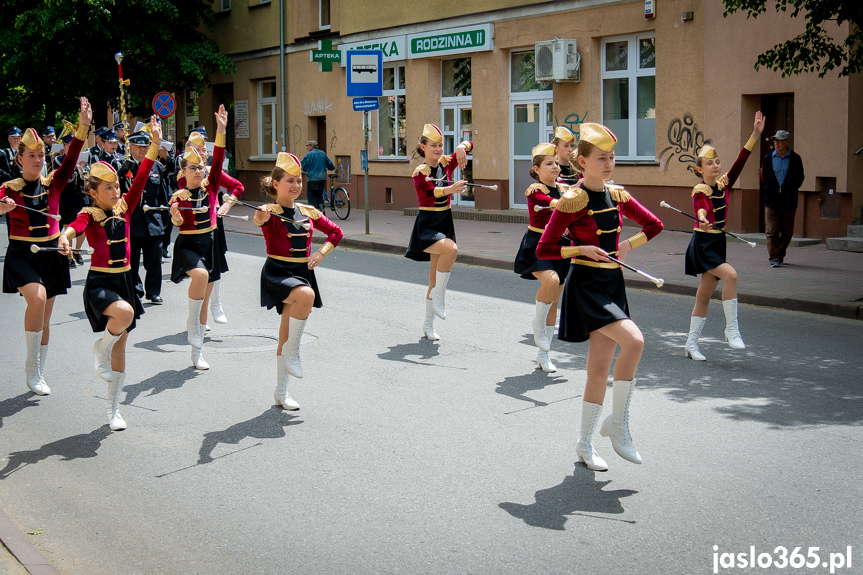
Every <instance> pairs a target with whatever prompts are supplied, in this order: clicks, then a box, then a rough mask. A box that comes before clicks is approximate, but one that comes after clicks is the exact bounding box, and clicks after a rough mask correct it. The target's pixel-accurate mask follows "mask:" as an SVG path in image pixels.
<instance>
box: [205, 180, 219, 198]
mask: <svg viewBox="0 0 863 575" xmlns="http://www.w3.org/2000/svg"><path fill="white" fill-rule="evenodd" d="M209 185H210V178H204V181H203V182H201V191H202V192H206V191H207V186H209ZM216 195H217V196H218V195H219V194H216Z"/></svg>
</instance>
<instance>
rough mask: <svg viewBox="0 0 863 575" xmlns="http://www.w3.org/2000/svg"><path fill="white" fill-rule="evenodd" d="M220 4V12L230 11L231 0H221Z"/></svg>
mask: <svg viewBox="0 0 863 575" xmlns="http://www.w3.org/2000/svg"><path fill="white" fill-rule="evenodd" d="M220 6H221V8H222V10H221V11H222V12H230V10H231V0H221V2H220Z"/></svg>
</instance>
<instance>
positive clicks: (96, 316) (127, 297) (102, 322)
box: [67, 264, 144, 332]
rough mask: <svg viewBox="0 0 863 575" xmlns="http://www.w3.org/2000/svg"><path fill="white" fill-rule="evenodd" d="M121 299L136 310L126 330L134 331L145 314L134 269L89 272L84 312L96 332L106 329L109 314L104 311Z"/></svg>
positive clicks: (85, 288) (85, 289)
mask: <svg viewBox="0 0 863 575" xmlns="http://www.w3.org/2000/svg"><path fill="white" fill-rule="evenodd" d="M67 265H68V264H67ZM120 300H123V301H125V302H126V303H128V304H129V305H131V306H132V309H133V310H135V317H134V318H133V319H132V325H130V326H129V327H127V328H126V331H132V330H133V329H135V325H136V323H137V320H138V318H140V317H141V316H142V315H144V306H143V305H141V300H140V298H138V294H136V293H135V280H134V279H132V271H131V270H129V271H125V272H122V273H117V274H109V273H107V272H97V271H93V270H90V271H89V272H87V281H86V283H85V284H84V312H85V313H86V314H87V319H88V320H90V327H92V328H93V331H94V332H100V331H105V326H107V325H108V316H106V315H103V313H104V311H105V309H106V308H107V307H108V306H109V305H111V304H112V303H114V302H115V301H120Z"/></svg>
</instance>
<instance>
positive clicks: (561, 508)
mask: <svg viewBox="0 0 863 575" xmlns="http://www.w3.org/2000/svg"><path fill="white" fill-rule="evenodd" d="M594 476H595V472H594V471H591V470H590V469H588V468H587V467H585V466H584V465H581V464H578V465H576V466H575V471H574V472H573V474H572V475H569V476H567V477H565V478H564V479H563V482H561V483H560V484H559V485H555V486H554V487H550V488H548V489H541V490H539V491H537V492H536V494H535V495H534V497H535V498H536V502H535V503H531V504H530V505H522V504H521V503H510V502H505V503H501V504H499V505H498V507H500V508H501V509H503V510H504V511H506V512H507V513H509V514H510V515H512V516H513V517H518V518H519V519H521V520H522V521H524V522H525V523H527V524H528V525H530V526H531V527H543V528H545V529H554V530H557V531H563V530H564V525H565V524H566V521H567V519H569V516H570V515H581V516H584V517H591V518H594V519H607V520H610V521H622V522H624V523H632V524H634V523H635V521H629V520H626V519H615V518H613V517H602V516H601V515H590V514H591V513H609V514H611V513H613V514H619V513H623V512H624V509H623V505H622V504H621V502H620V500H621V499H623V498H624V497H629V496H631V495H635V494H636V493H638V491H633V490H632V489H618V490H616V491H605V490H604V489H603V488H604V487H605V486H607V485H608V484H609V483H611V481H610V480H609V481H597V480H596V479H595V477H594Z"/></svg>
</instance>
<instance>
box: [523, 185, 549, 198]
mask: <svg viewBox="0 0 863 575" xmlns="http://www.w3.org/2000/svg"><path fill="white" fill-rule="evenodd" d="M536 192H542V193H544V194H545V195H546V196H550V195H551V191H549V189H548V187H547V186H546V185H545V184H541V183H536V184H531V185H530V186H528V188H527V190H525V192H524V195H525V196H529V195H531V194H535V193H536Z"/></svg>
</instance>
